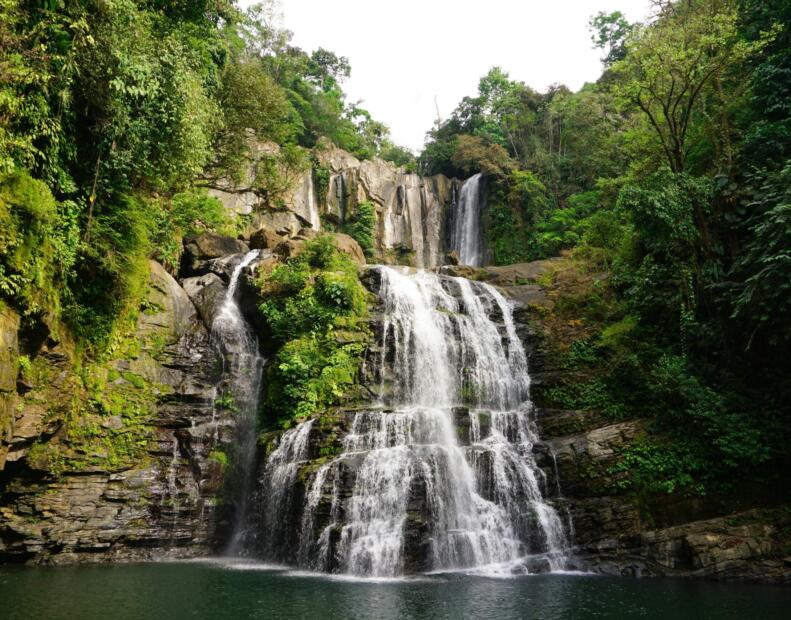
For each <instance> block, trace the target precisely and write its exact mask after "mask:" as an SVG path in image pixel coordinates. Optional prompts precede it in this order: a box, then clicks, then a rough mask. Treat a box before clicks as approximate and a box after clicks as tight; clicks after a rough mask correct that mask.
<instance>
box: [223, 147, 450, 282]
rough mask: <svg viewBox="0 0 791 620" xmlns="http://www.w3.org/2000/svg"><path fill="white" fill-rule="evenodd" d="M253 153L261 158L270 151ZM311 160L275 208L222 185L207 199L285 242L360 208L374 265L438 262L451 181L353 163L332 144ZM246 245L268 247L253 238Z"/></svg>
mask: <svg viewBox="0 0 791 620" xmlns="http://www.w3.org/2000/svg"><path fill="white" fill-rule="evenodd" d="M257 152H258V155H259V156H269V155H271V153H272V147H270V148H269V149H266V148H261V149H258V151H257ZM316 156H317V163H316V167H315V168H313V169H308V170H305V171H304V172H302V173H301V174H299V175H298V176H297V177H296V178H295V179H294V180H293V182H292V183H291V186H290V189H288V190H287V191H286V192H285V193H284V195H283V197H282V199H281V200H280V202H279V203H278V204H277V205H270V204H268V203H267V201H266V200H265V196H264V195H263V194H262V195H261V196H258V195H257V194H256V193H255V192H254V191H253V190H251V189H250V188H249V187H247V186H246V183H243V184H242V186H237V185H234V184H232V183H229V182H224V183H222V184H220V185H219V186H218V187H216V188H213V189H212V190H210V192H209V193H210V194H211V195H213V196H215V197H216V198H218V199H219V200H220V201H221V202H222V203H223V204H224V205H225V206H226V208H227V209H228V210H230V211H232V212H234V213H241V214H246V215H252V221H253V226H254V228H256V229H258V228H266V229H268V230H269V231H271V232H275V233H278V234H284V235H288V236H290V237H293V236H295V235H296V234H297V231H299V229H301V228H305V227H308V228H312V229H313V230H323V229H329V230H336V229H342V228H343V226H344V225H345V224H347V223H349V222H350V221H352V220H353V219H354V217H355V216H356V214H357V212H358V207H359V205H360V204H361V203H363V202H368V203H371V204H372V205H373V207H374V210H375V213H376V225H375V230H374V237H375V247H374V259H375V262H381V263H397V264H411V265H413V266H416V267H436V266H438V265H441V264H444V263H445V262H446V252H447V250H448V249H449V248H448V247H447V246H448V241H449V232H448V223H449V221H450V220H451V219H452V211H453V209H454V208H455V201H456V195H457V194H458V191H459V188H460V187H461V183H460V182H459V181H458V180H456V179H448V178H447V177H445V176H443V175H437V176H433V177H429V178H424V177H420V176H418V175H416V174H411V173H408V172H406V171H404V170H403V169H400V168H397V167H396V166H395V165H394V164H392V163H390V162H386V161H383V160H381V159H372V160H366V161H360V160H358V159H356V158H355V157H353V156H352V155H350V154H349V153H347V152H345V151H343V150H341V149H338V148H336V147H334V146H328V147H326V148H324V149H322V150H319V151H318V152H317V154H316ZM254 164H255V162H254V163H253V167H255V165H254ZM319 176H321V181H319V180H318V177H319ZM251 178H252V177H251ZM248 181H249V179H248ZM247 184H249V183H247ZM252 243H253V244H254V245H255V247H270V246H269V240H265V239H264V237H263V236H262V235H260V234H258V233H256V236H255V237H254V238H253V241H252ZM264 244H265V245H264ZM227 253H230V252H227Z"/></svg>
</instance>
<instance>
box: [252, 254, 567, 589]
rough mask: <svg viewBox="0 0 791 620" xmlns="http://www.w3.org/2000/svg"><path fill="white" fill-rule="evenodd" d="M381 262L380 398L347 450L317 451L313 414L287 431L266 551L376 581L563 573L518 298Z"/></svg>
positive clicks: (271, 469) (274, 457) (347, 439)
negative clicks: (539, 459) (539, 454)
mask: <svg viewBox="0 0 791 620" xmlns="http://www.w3.org/2000/svg"><path fill="white" fill-rule="evenodd" d="M374 269H375V270H376V272H377V275H378V277H379V282H380V283H379V296H380V299H381V301H382V306H383V308H382V317H383V318H382V330H381V339H382V340H381V355H380V358H379V360H378V362H377V364H378V369H377V370H376V372H377V374H378V375H379V379H380V385H381V389H380V394H379V398H378V402H377V403H376V404H375V405H374V406H371V407H368V408H365V409H362V410H356V411H351V412H348V414H347V415H348V422H347V427H346V429H345V430H346V432H345V434H344V436H343V437H342V440H341V441H340V443H341V445H340V450H339V452H340V454H338V455H336V456H332V457H327V458H323V459H321V458H319V459H317V456H318V455H316V454H314V453H313V452H315V451H312V449H311V437H313V436H315V435H316V434H317V433H316V432H315V429H316V428H317V426H319V425H318V424H317V421H316V420H309V421H307V422H303V423H302V424H300V425H298V426H296V427H295V428H293V429H291V430H289V431H287V432H286V433H285V434H284V435H283V436H282V438H281V440H280V444H279V446H278V447H277V449H276V450H275V451H274V452H273V453H272V454H271V455H270V456H269V459H268V461H267V463H266V467H265V474H264V478H263V484H264V486H265V489H266V494H265V495H266V498H267V499H266V508H265V509H264V512H265V515H264V519H263V523H264V531H265V532H267V534H268V536H269V538H268V543H267V544H266V545H265V548H264V551H263V555H264V556H265V557H266V559H268V560H274V561H285V562H292V563H296V564H298V565H300V566H303V567H305V568H311V569H314V570H323V571H334V572H346V573H351V574H355V575H361V576H376V577H391V576H397V575H400V574H403V573H405V572H418V571H421V572H422V571H447V570H460V569H461V570H468V569H478V570H481V569H485V570H489V571H492V570H493V571H499V572H512V571H517V572H531V571H533V570H560V569H562V568H563V567H564V566H565V556H566V550H567V546H568V545H567V542H566V536H565V532H564V528H563V524H562V521H561V519H560V518H559V516H558V514H557V512H556V510H555V509H554V507H553V506H552V504H551V503H550V502H549V501H548V500H547V499H546V498H545V495H546V494H547V492H548V491H552V490H553V489H546V488H545V487H546V486H547V485H546V480H545V476H544V474H543V472H542V470H541V469H540V468H538V466H537V465H536V462H535V459H534V457H533V445H534V444H535V443H536V442H537V441H538V436H537V431H536V427H535V425H534V423H533V421H532V419H531V412H532V406H531V403H530V400H529V387H530V380H529V376H528V372H527V357H526V354H525V350H524V348H523V346H522V343H521V341H520V340H519V337H518V335H517V332H516V327H515V325H514V321H513V316H512V309H511V305H510V304H509V303H508V302H507V301H506V300H505V299H504V298H503V296H502V295H501V294H500V293H499V292H498V291H497V290H496V289H495V288H493V287H491V286H489V285H488V284H485V283H477V282H471V281H469V280H466V279H464V278H451V277H447V276H441V275H437V274H435V273H429V272H423V271H418V272H413V273H410V272H409V270H407V269H400V270H399V269H397V268H391V267H384V266H379V267H375V268H374ZM464 428H468V432H466V435H465V432H464V431H463V429H464ZM311 459H313V460H311ZM314 463H316V464H315V465H314ZM317 465H318V467H317ZM289 523H290V525H289Z"/></svg>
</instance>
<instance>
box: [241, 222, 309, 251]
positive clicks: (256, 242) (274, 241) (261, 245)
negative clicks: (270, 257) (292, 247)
mask: <svg viewBox="0 0 791 620" xmlns="http://www.w3.org/2000/svg"><path fill="white" fill-rule="evenodd" d="M308 230H310V229H308ZM301 232H302V231H300V234H301ZM281 241H283V236H282V235H279V234H277V233H276V232H275V231H274V230H273V229H271V228H269V227H267V226H262V227H261V228H259V229H258V230H256V231H255V232H254V233H253V234H252V235H250V249H252V250H273V249H275V248H276V247H277V245H278V244H279V243H280V242H281Z"/></svg>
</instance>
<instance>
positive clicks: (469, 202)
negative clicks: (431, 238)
mask: <svg viewBox="0 0 791 620" xmlns="http://www.w3.org/2000/svg"><path fill="white" fill-rule="evenodd" d="M480 185H481V174H480V173H478V174H476V175H473V176H471V177H470V178H469V179H467V180H466V181H465V182H464V185H462V186H461V193H460V195H459V203H458V207H457V208H456V212H455V219H454V226H453V234H452V238H451V247H452V249H453V250H455V251H456V253H457V254H458V257H459V263H460V264H462V265H470V266H471V267H481V266H482V265H483V263H484V260H485V250H484V247H483V234H482V229H481V208H482V204H481V187H480Z"/></svg>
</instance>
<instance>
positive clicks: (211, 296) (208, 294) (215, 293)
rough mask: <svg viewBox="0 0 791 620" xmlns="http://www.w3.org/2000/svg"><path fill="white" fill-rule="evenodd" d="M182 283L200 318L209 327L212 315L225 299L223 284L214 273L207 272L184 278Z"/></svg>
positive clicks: (212, 318) (212, 319)
mask: <svg viewBox="0 0 791 620" xmlns="http://www.w3.org/2000/svg"><path fill="white" fill-rule="evenodd" d="M182 285H183V287H184V291H185V292H186V294H187V295H188V296H189V298H190V299H191V300H192V303H193V304H195V307H196V308H197V309H198V314H200V317H201V320H202V321H203V324H204V325H205V326H206V328H207V329H211V325H212V322H213V321H214V316H215V315H216V314H217V310H218V309H219V307H220V304H222V302H223V300H224V299H225V291H226V288H225V284H223V281H222V279H221V278H220V276H218V275H217V274H216V273H207V274H205V275H202V276H197V277H194V278H186V279H185V280H184V281H183V282H182Z"/></svg>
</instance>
